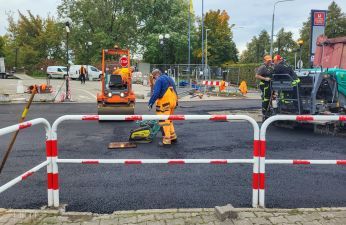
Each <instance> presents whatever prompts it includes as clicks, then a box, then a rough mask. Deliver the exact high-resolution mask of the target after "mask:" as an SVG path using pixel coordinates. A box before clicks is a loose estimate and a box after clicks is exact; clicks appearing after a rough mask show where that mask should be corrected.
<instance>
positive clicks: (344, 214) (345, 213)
mask: <svg viewBox="0 0 346 225" xmlns="http://www.w3.org/2000/svg"><path fill="white" fill-rule="evenodd" d="M333 215H334V217H339V218H346V211H340V212H333Z"/></svg>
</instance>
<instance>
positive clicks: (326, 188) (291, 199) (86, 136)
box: [0, 100, 346, 213]
mask: <svg viewBox="0 0 346 225" xmlns="http://www.w3.org/2000/svg"><path fill="white" fill-rule="evenodd" d="M259 106H260V102H259V101H257V100H227V101H206V102H191V103H184V102H182V103H180V106H179V108H178V110H177V114H207V113H208V112H209V111H224V110H230V109H249V108H251V109H255V108H259ZM23 107H24V105H22V104H12V105H5V104H4V105H0V127H1V128H2V127H5V126H8V125H12V124H15V123H16V121H18V118H19V115H20V114H21V111H22V109H23ZM95 113H96V105H95V104H34V105H33V106H32V109H31V110H30V112H29V114H28V119H32V118H38V117H43V118H46V119H48V120H49V121H50V122H51V123H53V121H54V120H55V119H56V118H58V117H59V116H62V115H67V114H95ZM136 113H137V114H153V112H152V111H151V112H148V110H147V108H146V106H145V104H137V108H136ZM175 124H176V130H177V134H178V137H179V143H178V144H177V145H175V146H172V147H171V148H159V147H158V146H157V142H155V143H152V144H141V145H139V146H138V147H137V148H135V149H127V150H112V151H110V150H108V149H107V146H108V144H109V142H113V141H126V140H127V139H128V135H129V132H130V129H131V128H135V127H136V124H135V123H132V122H117V123H114V122H102V123H99V122H96V121H83V122H82V121H73V122H65V123H63V124H62V125H61V126H60V127H59V132H58V140H59V158H75V159H78V158H85V159H114V158H137V159H145V158H162V159H164V158H172V159H173V158H182V159H183V158H191V159H193V158H210V159H219V158H251V157H252V141H253V139H252V137H253V131H252V127H251V125H250V124H248V123H247V122H210V121H178V122H176V123H175ZM10 137H11V135H5V136H2V137H0V156H1V157H2V156H3V154H4V152H5V150H6V148H7V145H8V143H9V141H10ZM267 158H271V159H346V139H345V138H342V137H332V136H326V135H318V134H314V133H312V132H311V131H310V130H302V129H301V130H297V129H296V130H290V129H283V128H277V127H271V128H270V129H269V132H268V147H267ZM44 159H45V146H44V130H43V128H42V127H40V126H37V127H32V128H30V129H27V130H23V131H21V132H20V134H19V135H18V138H17V141H16V143H15V146H14V149H13V152H12V154H11V156H10V158H9V160H8V162H7V164H6V166H5V169H4V171H3V173H2V174H1V175H0V185H2V184H4V183H6V182H7V181H9V180H11V179H12V178H14V177H16V176H18V175H20V174H21V173H23V172H25V171H26V170H28V169H30V168H32V167H33V166H35V165H37V164H38V163H40V162H42V161H43V160H44ZM266 169H267V173H266V174H267V180H266V181H267V184H266V206H267V207H280V208H297V207H299V208H300V207H328V206H335V207H336V206H343V207H345V206H346V188H345V187H346V167H345V166H341V165H339V166H336V165H323V166H321V165H268V166H267V168H266ZM59 175H60V177H59V179H60V180H59V182H60V202H61V203H63V204H68V208H67V209H68V210H70V211H91V212H97V213H111V212H113V211H115V210H136V209H161V208H200V207H214V206H216V205H225V204H227V203H231V204H233V205H234V206H236V207H251V195H252V187H251V186H252V180H251V177H252V166H251V165H244V164H228V165H147V164H146V165H114V164H106V165H84V164H83V165H82V164H59ZM46 186H47V184H46V169H45V168H44V169H42V170H41V171H39V172H38V173H36V174H34V175H33V176H31V177H29V178H28V179H26V180H25V181H24V182H21V183H19V184H17V185H15V186H14V187H12V188H10V189H9V190H7V191H5V192H3V193H1V194H0V208H1V207H4V208H39V207H42V206H44V205H46V204H47V197H46V196H47V194H46Z"/></svg>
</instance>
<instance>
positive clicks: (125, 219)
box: [119, 216, 137, 224]
mask: <svg viewBox="0 0 346 225" xmlns="http://www.w3.org/2000/svg"><path fill="white" fill-rule="evenodd" d="M119 223H120V224H125V223H137V216H131V217H120V218H119Z"/></svg>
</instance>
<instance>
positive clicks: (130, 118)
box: [52, 115, 260, 207]
mask: <svg viewBox="0 0 346 225" xmlns="http://www.w3.org/2000/svg"><path fill="white" fill-rule="evenodd" d="M67 120H84V121H98V120H117V121H137V120H211V121H228V120H246V121H248V122H249V123H250V124H251V125H252V127H253V129H254V136H253V138H254V144H253V159H59V158H58V150H57V149H58V146H57V144H58V141H57V137H58V136H57V131H58V126H59V124H60V123H62V122H63V121H67ZM52 140H53V141H54V143H55V149H56V150H55V152H56V156H55V157H53V160H52V162H53V174H54V179H55V184H56V185H55V186H54V188H55V189H54V207H58V206H59V204H60V203H59V185H58V163H80V164H100V163H110V164H146V163H152V164H194V163H205V164H230V163H251V164H253V176H252V177H253V182H252V189H253V191H252V206H253V207H258V187H259V154H260V148H259V143H260V142H259V126H258V124H257V122H256V121H255V120H254V119H253V118H251V117H249V116H246V115H65V116H62V117H59V118H58V119H57V120H56V121H55V122H54V123H53V125H52ZM53 185H54V184H53Z"/></svg>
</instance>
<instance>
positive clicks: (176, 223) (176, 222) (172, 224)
mask: <svg viewBox="0 0 346 225" xmlns="http://www.w3.org/2000/svg"><path fill="white" fill-rule="evenodd" d="M166 224H169V225H185V221H184V220H183V219H182V218H178V219H173V220H166Z"/></svg>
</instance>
